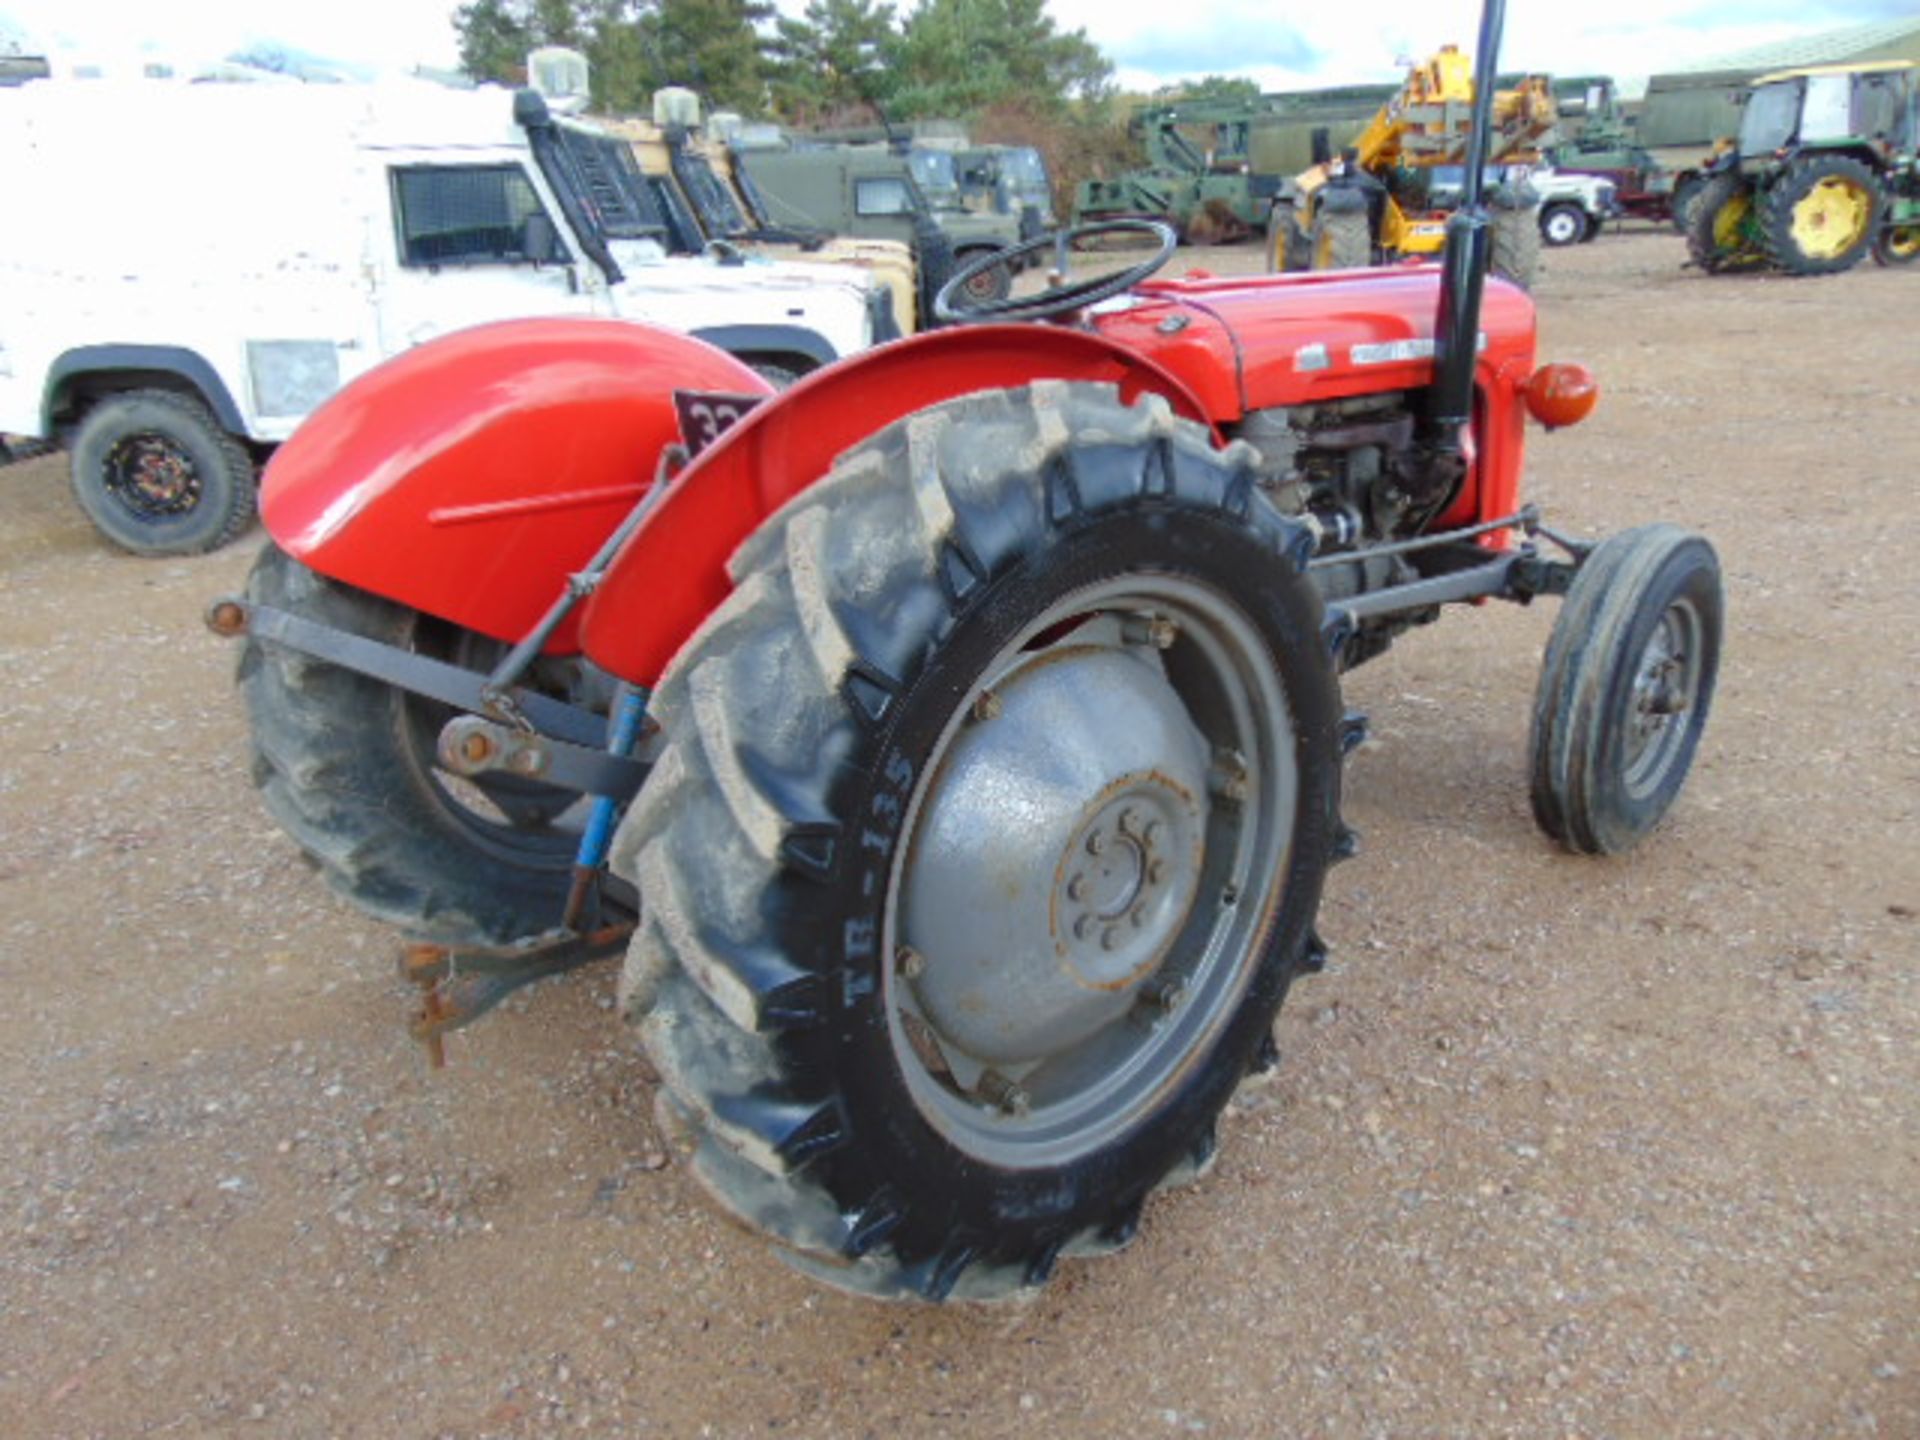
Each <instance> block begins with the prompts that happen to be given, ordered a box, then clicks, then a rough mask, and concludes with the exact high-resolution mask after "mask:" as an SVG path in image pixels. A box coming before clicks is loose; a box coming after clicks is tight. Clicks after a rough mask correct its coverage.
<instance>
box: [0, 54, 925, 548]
mask: <svg viewBox="0 0 1920 1440" xmlns="http://www.w3.org/2000/svg"><path fill="white" fill-rule="evenodd" d="M0 172H4V173H6V174H8V176H9V186H10V188H12V189H14V191H15V193H19V194H31V195H34V196H35V197H36V202H35V204H34V205H33V206H32V207H31V208H30V209H25V210H22V211H21V212H20V213H19V214H17V215H16V216H15V217H14V224H13V225H11V226H10V227H9V230H10V233H9V237H8V243H7V244H6V246H5V247H4V248H3V249H0V434H14V435H21V436H28V437H33V438H37V439H43V440H64V441H66V442H68V443H70V445H71V448H72V452H73V454H72V459H73V477H74V486H75V492H76V495H77V496H78V498H79V499H80V502H81V504H82V505H83V506H84V507H85V508H86V510H87V512H88V514H89V515H90V516H91V517H92V518H93V520H94V522H95V523H96V525H98V526H99V528H100V529H101V530H102V531H103V532H104V533H105V534H106V535H107V537H108V538H109V539H111V540H113V541H115V542H116V543H117V544H119V545H121V546H123V547H124V548H126V549H129V550H133V551H136V552H139V553H148V554H179V553H190V552H195V551H200V550H207V549H212V548H213V547H215V546H217V545H219V544H222V543H224V542H225V541H226V540H228V539H230V538H232V537H233V536H234V535H235V534H237V533H238V532H239V531H240V530H241V529H243V528H244V527H245V525H246V524H247V522H248V519H249V517H250V516H251V514H252V507H253V467H254V464H255V462H256V461H257V459H258V458H259V456H260V454H261V453H263V451H264V449H265V448H266V447H268V446H271V445H272V444H274V443H276V442H278V441H281V440H284V439H286V438H287V436H289V435H291V434H292V433H293V430H294V428H295V427H296V426H297V425H298V424H299V423H300V421H301V420H302V418H304V417H305V416H306V414H307V413H308V412H309V411H311V410H312V409H313V408H314V407H315V406H316V405H318V404H319V403H320V402H321V401H322V400H324V399H325V398H326V397H327V396H329V395H331V394H332V393H333V392H334V391H335V390H336V389H338V388H339V387H340V386H341V385H343V384H345V383H346V382H347V381H349V380H351V379H353V378H354V377H355V376H357V375H359V374H361V373H362V372H363V371H366V370H368V369H370V368H372V367H373V366H374V365H376V364H378V363H379V362H380V361H382V360H384V359H386V358H387V357H389V356H392V355H395V354H398V353H399V352H401V351H403V350H405V349H407V348H409V347H410V346H413V345H416V344H419V343H420V342H421V341H423V340H427V339H430V338H432V337H433V336H436V335H441V334H445V333H447V332H449V331H452V330H458V329H462V328H464V327H467V326H471V325H477V324H482V323H485V322H487V321H490V320H502V319H509V318H519V317H527V316H539V315H599V316H609V317H618V318H625V319H632V320H643V321H647V322H650V323H652V324H656V325H662V326H665V327H667V328H670V329H674V330H680V331H683V332H686V333H689V334H694V335H698V336H700V337H702V338H704V339H707V340H710V341H711V342H713V343H714V344H716V345H719V346H720V347H722V348H724V349H726V350H729V351H731V352H733V353H735V354H737V355H739V356H740V357H741V358H742V359H744V360H746V361H747V362H748V363H749V364H753V365H755V366H757V367H760V368H762V369H763V371H764V372H765V373H767V374H769V375H772V376H775V377H777V378H784V377H787V376H790V375H794V374H800V373H804V372H805V371H807V370H810V369H813V368H814V367H816V366H818V365H821V364H825V363H827V362H829V361H831V360H834V359H836V358H838V357H840V356H842V355H845V354H849V353H852V352H854V351H858V350H861V349H864V348H866V347H867V346H869V345H871V344H873V343H875V342H876V341H878V340H882V339H887V338H890V337H891V336H892V335H894V334H897V333H898V332H897V330H895V329H894V328H893V327H892V312H891V304H890V302H889V301H888V299H887V297H886V295H885V293H884V292H883V291H881V290H879V289H877V288H876V287H875V286H874V285H873V283H872V281H871V280H870V279H869V277H868V276H867V275H866V274H865V273H864V272H861V271H858V270H854V269H850V268H848V267H845V266H826V265H807V264H771V263H766V262H757V263H750V264H743V263H741V262H740V261H739V260H738V259H737V258H733V257H724V256H713V257H687V256H674V257H670V256H668V255H667V254H666V253H665V251H664V249H663V248H662V246H661V245H660V244H659V243H658V240H657V238H656V236H657V233H658V231H657V224H658V218H657V217H656V216H653V215H652V214H651V212H650V210H649V208H648V207H649V206H650V205H651V203H652V202H651V200H650V198H649V197H648V196H647V194H646V190H645V186H644V185H643V184H641V183H639V181H638V171H637V167H636V166H635V164H634V162H633V158H632V152H631V151H630V150H629V149H628V147H627V146H625V145H624V144H622V143H621V142H619V141H617V140H615V139H614V138H613V137H611V136H608V135H605V134H603V133H601V132H599V131H597V130H594V129H593V128H591V127H589V126H586V125H583V124H580V123H578V122H575V121H572V120H567V119H561V118H558V117H555V116H553V115H551V114H550V113H549V112H548V110H547V107H546V105H545V103H544V102H543V101H542V100H541V99H540V97H539V96H537V95H535V94H533V93H532V92H530V91H522V92H518V93H514V94H510V93H509V92H506V91H503V90H499V89H482V90H478V91H466V92H463V91H454V90H447V89H443V88H440V87H437V86H432V85H428V84H424V83H421V82H395V83H389V84H383V85H372V86H358V85H311V86H309V85H169V84H157V83H152V82H144V83H143V82H127V83H124V84H110V83H94V84H87V85H79V84H62V83H60V82H39V83H35V84H31V85H27V86H24V87H21V88H19V89H16V90H11V91H5V92H0Z"/></svg>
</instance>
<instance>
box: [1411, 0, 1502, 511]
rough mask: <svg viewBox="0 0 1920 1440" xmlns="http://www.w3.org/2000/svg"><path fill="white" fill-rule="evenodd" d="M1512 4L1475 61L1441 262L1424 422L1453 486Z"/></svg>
mask: <svg viewBox="0 0 1920 1440" xmlns="http://www.w3.org/2000/svg"><path fill="white" fill-rule="evenodd" d="M1506 9H1507V7H1506V0H1484V3H1483V4H1482V6H1481V10H1480V48H1479V49H1478V50H1477V51H1476V52H1475V53H1474V67H1473V126H1472V129H1471V131H1469V133H1468V136H1467V154H1466V164H1467V173H1466V175H1465V177H1464V178H1463V180H1462V183H1461V188H1460V206H1459V208H1458V209H1457V210H1455V211H1454V212H1453V214H1452V215H1450V216H1449V217H1448V218H1447V243H1446V248H1445V249H1444V250H1443V251H1442V252H1441V255H1440V314H1439V316H1438V317H1437V318H1436V320H1435V322H1434V330H1433V388H1432V389H1431V390H1430V391H1429V392H1428V394H1427V404H1426V410H1425V413H1424V414H1423V416H1422V417H1421V423H1420V440H1421V449H1422V450H1423V451H1425V453H1426V455H1427V456H1428V457H1429V463H1430V464H1431V466H1432V469H1431V470H1430V471H1429V474H1430V475H1432V476H1433V478H1434V479H1436V480H1441V479H1446V480H1449V482H1450V481H1451V480H1452V479H1453V478H1457V477H1458V475H1459V474H1460V473H1461V472H1462V470H1463V469H1464V459H1465V457H1464V451H1463V448H1462V445H1461V439H1460V432H1461V430H1462V428H1463V427H1464V426H1465V425H1466V424H1467V422H1468V421H1469V420H1470V419H1472V417H1473V367H1474V361H1475V359H1476V357H1477V354H1478V350H1479V338H1480V297H1481V292H1482V291H1483V290H1484V289H1485V288H1486V279H1487V251H1488V246H1489V244H1490V243H1491V239H1490V236H1489V233H1488V226H1489V224H1490V221H1489V220H1488V218H1487V207H1486V204H1485V202H1484V200H1483V198H1482V195H1481V191H1482V190H1483V189H1484V188H1485V187H1484V179H1485V172H1486V168H1487V158H1488V156H1489V154H1490V153H1491V151H1492V146H1493V92H1494V86H1495V79H1494V77H1495V76H1496V75H1497V74H1498V73H1499V60H1500V32H1501V30H1502V29H1503V28H1504V26H1505V23H1506Z"/></svg>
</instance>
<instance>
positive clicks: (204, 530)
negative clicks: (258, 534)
mask: <svg viewBox="0 0 1920 1440" xmlns="http://www.w3.org/2000/svg"><path fill="white" fill-rule="evenodd" d="M72 467H73V469H72V473H73V493H74V498H75V499H77V500H78V501H79V502H80V508H81V509H82V510H84V511H86V513H87V518H88V519H89V520H91V521H93V523H94V526H95V528H97V529H98V530H99V531H100V533H101V534H102V535H104V536H106V537H107V539H109V540H111V541H112V542H113V543H114V544H115V545H118V546H119V547H120V548H121V549H122V550H127V551H130V552H132V553H133V554H135V555H199V554H202V553H204V552H206V551H208V550H217V549H219V548H220V547H221V546H222V545H225V544H226V543H227V542H228V541H230V540H232V539H233V538H234V537H235V536H237V535H238V534H239V533H240V532H241V531H242V530H245V529H246V528H247V526H248V524H250V523H251V522H252V520H253V511H254V482H253V457H252V456H251V455H249V454H248V453H247V450H246V447H245V446H243V445H242V444H241V443H240V442H239V441H238V440H236V439H234V438H233V436H231V435H229V434H227V432H226V431H224V430H222V429H221V428H220V422H219V421H217V420H215V419H214V417H213V414H212V412H211V411H209V410H208V409H207V407H206V406H205V405H203V404H201V403H200V401H199V400H197V399H195V398H194V397H192V396H190V395H180V394H176V393H174V392H173V391H171V390H129V391H127V392H125V393H124V394H120V395H113V396H110V397H108V398H107V399H105V400H102V401H100V402H99V403H98V404H97V405H95V406H94V407H93V408H92V409H91V410H89V411H88V412H87V415H86V418H85V419H84V420H82V421H81V422H80V429H79V432H78V434H76V435H75V436H74V441H73V457H72Z"/></svg>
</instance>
